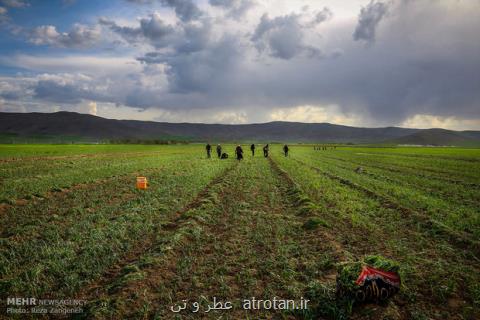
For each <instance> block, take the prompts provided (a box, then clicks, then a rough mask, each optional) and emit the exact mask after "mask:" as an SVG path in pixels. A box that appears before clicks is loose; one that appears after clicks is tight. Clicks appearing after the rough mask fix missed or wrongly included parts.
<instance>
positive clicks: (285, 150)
mask: <svg viewBox="0 0 480 320" xmlns="http://www.w3.org/2000/svg"><path fill="white" fill-rule="evenodd" d="M283 153H285V157H287V156H288V146H287V145H284V146H283Z"/></svg>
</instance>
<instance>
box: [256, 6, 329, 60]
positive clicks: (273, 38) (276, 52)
mask: <svg viewBox="0 0 480 320" xmlns="http://www.w3.org/2000/svg"><path fill="white" fill-rule="evenodd" d="M307 26H311V23H307V24H305V23H303V22H302V21H301V16H300V15H298V14H294V13H292V14H289V15H285V16H280V17H275V18H270V17H269V16H268V15H267V14H264V15H263V16H262V18H261V20H260V23H259V24H258V25H257V27H256V29H255V31H254V33H253V35H252V37H251V41H252V42H253V43H254V45H255V48H256V49H257V50H258V52H260V53H264V52H266V53H267V54H269V55H270V56H272V57H275V58H280V59H284V60H289V59H292V58H294V57H295V56H298V55H300V54H303V53H306V54H307V55H308V56H311V57H315V56H316V57H321V56H322V52H321V50H320V49H318V48H316V47H314V46H311V45H306V44H305V43H304V37H305V35H304V33H305V31H304V28H306V27H307Z"/></svg>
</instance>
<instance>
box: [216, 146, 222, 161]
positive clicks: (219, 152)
mask: <svg viewBox="0 0 480 320" xmlns="http://www.w3.org/2000/svg"><path fill="white" fill-rule="evenodd" d="M217 156H218V157H219V158H220V157H221V156H222V146H221V145H219V144H217Z"/></svg>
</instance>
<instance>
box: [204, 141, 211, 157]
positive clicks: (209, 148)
mask: <svg viewBox="0 0 480 320" xmlns="http://www.w3.org/2000/svg"><path fill="white" fill-rule="evenodd" d="M205 149H207V158H210V153H211V152H212V146H211V145H210V143H207V146H206V147H205Z"/></svg>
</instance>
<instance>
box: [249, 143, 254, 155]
mask: <svg viewBox="0 0 480 320" xmlns="http://www.w3.org/2000/svg"><path fill="white" fill-rule="evenodd" d="M250 150H252V157H253V156H255V144H253V143H252V145H251V146H250Z"/></svg>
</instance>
